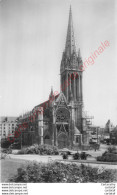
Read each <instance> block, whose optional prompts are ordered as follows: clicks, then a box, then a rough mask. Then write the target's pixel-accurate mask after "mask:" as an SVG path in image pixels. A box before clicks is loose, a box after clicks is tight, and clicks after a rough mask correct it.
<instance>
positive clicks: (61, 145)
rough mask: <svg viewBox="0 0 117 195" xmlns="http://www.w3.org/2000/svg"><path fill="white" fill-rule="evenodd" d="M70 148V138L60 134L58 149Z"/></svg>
mask: <svg viewBox="0 0 117 195" xmlns="http://www.w3.org/2000/svg"><path fill="white" fill-rule="evenodd" d="M67 147H68V137H67V135H66V134H65V133H60V134H59V135H58V148H67Z"/></svg>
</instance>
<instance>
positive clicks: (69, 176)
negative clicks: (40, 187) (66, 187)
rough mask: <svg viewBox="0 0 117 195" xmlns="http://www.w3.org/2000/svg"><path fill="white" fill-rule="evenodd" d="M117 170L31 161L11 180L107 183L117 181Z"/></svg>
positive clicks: (21, 181)
mask: <svg viewBox="0 0 117 195" xmlns="http://www.w3.org/2000/svg"><path fill="white" fill-rule="evenodd" d="M116 175H117V170H99V169H98V168H92V167H90V166H85V165H80V166H78V165H76V164H64V163H60V162H54V163H51V164H41V163H39V164H38V163H34V162H33V163H30V164H27V165H25V166H24V167H21V168H19V169H18V170H17V174H16V175H15V176H13V177H12V178H10V179H9V181H10V182H20V183H23V182H24V183H31V182H32V183H63V182H65V183H87V182H93V183H98V182H99V183H106V182H117V177H116Z"/></svg>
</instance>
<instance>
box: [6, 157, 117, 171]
mask: <svg viewBox="0 0 117 195" xmlns="http://www.w3.org/2000/svg"><path fill="white" fill-rule="evenodd" d="M9 157H10V158H11V159H20V160H26V161H27V160H28V161H36V162H42V163H48V162H52V161H62V162H67V163H73V161H72V162H68V161H63V158H62V156H60V155H56V156H39V155H29V154H28V155H13V154H11V155H9ZM71 159H72V157H71V156H69V160H71ZM88 160H91V161H92V162H91V163H89V161H88V162H87V163H84V162H75V163H77V164H81V163H82V164H86V165H90V166H92V167H104V168H106V169H117V165H110V164H95V163H96V160H95V159H94V158H90V159H88ZM93 161H94V163H93Z"/></svg>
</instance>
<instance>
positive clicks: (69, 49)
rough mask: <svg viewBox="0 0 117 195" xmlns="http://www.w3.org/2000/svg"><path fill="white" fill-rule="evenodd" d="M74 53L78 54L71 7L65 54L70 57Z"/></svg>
mask: <svg viewBox="0 0 117 195" xmlns="http://www.w3.org/2000/svg"><path fill="white" fill-rule="evenodd" d="M74 52H76V48H75V39H74V30H73V21H72V10H71V6H70V11H69V22H68V29H67V38H66V46H65V53H66V54H67V56H68V57H70V56H71V54H73V53H74Z"/></svg>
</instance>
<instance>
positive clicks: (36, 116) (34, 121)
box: [18, 8, 87, 148]
mask: <svg viewBox="0 0 117 195" xmlns="http://www.w3.org/2000/svg"><path fill="white" fill-rule="evenodd" d="M82 63H83V62H82V58H81V55H80V50H79V51H78V53H77V52H76V47H75V39H74V29H73V21H72V11H71V8H70V11H69V21H68V29H67V36H66V44H65V49H64V51H63V55H62V60H61V65H60V75H61V76H60V86H61V87H60V88H61V89H60V93H59V94H57V95H54V93H53V89H51V93H50V95H49V99H48V100H47V101H46V102H43V103H41V104H39V105H37V106H35V107H34V108H33V110H32V111H31V112H28V113H26V114H25V115H23V116H20V117H19V122H18V125H21V124H23V123H24V122H25V123H27V124H28V125H27V128H25V130H23V131H22V143H23V144H24V145H32V144H34V143H38V144H50V145H55V146H58V147H59V148H66V147H67V148H73V147H75V146H77V145H81V144H82V143H86V142H87V140H86V134H87V131H86V129H87V127H86V119H85V118H84V116H83V86H82V80H83V72H82V70H80V68H79V67H80V66H81V65H82ZM39 110H40V112H39ZM42 111H43V112H42Z"/></svg>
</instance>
